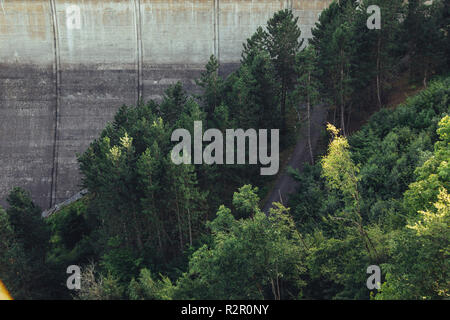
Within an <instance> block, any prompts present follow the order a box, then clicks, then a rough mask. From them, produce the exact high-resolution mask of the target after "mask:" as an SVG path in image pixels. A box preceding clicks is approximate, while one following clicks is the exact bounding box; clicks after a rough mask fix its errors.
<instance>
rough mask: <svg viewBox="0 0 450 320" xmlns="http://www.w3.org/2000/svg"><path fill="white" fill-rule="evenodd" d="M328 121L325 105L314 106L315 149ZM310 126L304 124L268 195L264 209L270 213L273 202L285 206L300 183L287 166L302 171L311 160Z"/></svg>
mask: <svg viewBox="0 0 450 320" xmlns="http://www.w3.org/2000/svg"><path fill="white" fill-rule="evenodd" d="M325 122H326V109H325V106H323V105H318V106H316V107H314V108H313V109H312V111H311V144H312V149H313V151H314V150H315V149H316V145H317V141H318V140H319V137H320V129H321V128H323V127H324V126H325ZM307 137H308V126H307V125H304V127H303V128H302V131H301V138H300V140H299V141H298V142H297V145H296V146H295V149H294V152H293V153H292V155H291V158H290V159H289V163H288V165H287V167H286V169H285V172H283V173H282V174H281V175H280V176H279V177H278V178H277V181H276V183H275V187H274V188H273V189H272V191H271V192H270V195H269V196H268V197H267V200H266V203H265V205H264V208H263V211H264V212H265V213H268V212H269V210H270V208H272V203H273V202H281V203H282V204H284V205H285V206H286V205H287V204H288V202H289V196H290V195H291V194H292V193H294V192H295V191H296V190H297V187H298V183H297V181H295V180H294V179H293V178H292V177H291V175H290V174H289V173H288V172H287V168H288V167H289V166H290V167H292V168H294V169H298V170H299V171H302V169H303V164H304V163H305V162H309V159H310V155H309V148H308V139H307Z"/></svg>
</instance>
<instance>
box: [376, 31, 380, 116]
mask: <svg viewBox="0 0 450 320" xmlns="http://www.w3.org/2000/svg"><path fill="white" fill-rule="evenodd" d="M380 46H381V38H380V36H378V45H377V98H378V107H379V108H381V81H380V72H381V71H380V63H381V62H380Z"/></svg>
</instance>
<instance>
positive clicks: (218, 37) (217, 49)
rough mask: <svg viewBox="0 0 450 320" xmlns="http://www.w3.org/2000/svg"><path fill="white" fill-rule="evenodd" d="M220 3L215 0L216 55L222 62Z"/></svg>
mask: <svg viewBox="0 0 450 320" xmlns="http://www.w3.org/2000/svg"><path fill="white" fill-rule="evenodd" d="M219 16H220V5H219V0H214V55H215V56H216V58H217V61H218V62H219V64H220V47H219V43H220V32H219Z"/></svg>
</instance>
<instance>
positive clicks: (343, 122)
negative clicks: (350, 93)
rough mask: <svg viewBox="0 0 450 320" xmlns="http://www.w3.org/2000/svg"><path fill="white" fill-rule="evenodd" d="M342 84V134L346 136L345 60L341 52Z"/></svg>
mask: <svg viewBox="0 0 450 320" xmlns="http://www.w3.org/2000/svg"><path fill="white" fill-rule="evenodd" d="M340 82H341V83H340V86H341V90H340V91H341V92H340V93H341V95H340V98H341V130H342V134H343V135H344V136H345V119H344V115H345V110H344V61H343V55H342V54H341V81H340Z"/></svg>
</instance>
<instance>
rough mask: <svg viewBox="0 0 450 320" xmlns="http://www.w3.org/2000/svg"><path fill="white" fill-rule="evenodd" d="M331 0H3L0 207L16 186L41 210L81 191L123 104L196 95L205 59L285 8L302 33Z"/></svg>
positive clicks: (222, 56)
mask: <svg viewBox="0 0 450 320" xmlns="http://www.w3.org/2000/svg"><path fill="white" fill-rule="evenodd" d="M330 2H331V0H258V1H256V0H253V1H252V0H209V1H206V0H190V1H188V0H127V1H126V0H103V1H100V0H84V1H77V0H71V1H69V0H67V1H66V0H0V205H5V198H6V196H7V194H8V192H9V191H10V190H11V188H12V187H14V186H20V187H23V188H25V189H26V190H28V191H30V193H31V195H32V198H33V200H35V202H36V203H37V204H38V205H40V206H41V207H42V208H44V209H45V208H48V207H50V206H51V205H52V204H54V203H57V202H60V201H63V200H65V199H67V198H69V197H70V196H71V195H73V194H74V193H76V192H77V191H79V190H80V186H79V185H80V177H79V174H78V164H77V161H76V153H82V152H83V151H84V150H85V149H86V148H87V146H88V145H89V143H90V142H91V141H92V140H93V139H95V138H96V137H97V135H98V134H99V132H100V130H101V129H102V128H103V127H104V126H105V124H106V123H107V122H108V121H110V120H112V118H113V116H114V114H115V112H116V110H117V109H118V108H119V107H120V106H121V105H122V104H129V105H134V104H135V103H136V101H137V100H138V98H139V97H142V98H143V99H144V100H145V101H147V100H149V99H160V98H161V96H162V94H163V92H164V90H165V89H167V88H168V87H169V86H170V85H171V84H174V83H176V82H177V81H181V82H182V83H183V84H184V85H185V88H186V89H187V90H188V91H190V92H193V91H195V90H197V89H196V88H195V79H196V78H198V77H199V75H200V73H201V71H202V70H203V68H204V65H205V64H206V62H207V61H208V59H209V57H210V56H211V55H212V54H214V55H216V56H217V57H218V59H219V61H220V63H221V68H222V70H221V72H222V73H228V72H230V71H232V70H233V69H234V68H235V67H236V65H237V63H238V62H239V59H240V54H241V50H242V43H243V42H244V41H245V40H246V39H247V38H248V37H249V36H250V35H251V34H252V33H253V32H254V31H255V30H256V28H257V27H258V26H260V25H264V24H265V23H266V21H267V20H268V18H270V16H272V15H273V13H274V12H276V11H278V10H280V9H283V8H291V9H292V10H293V11H294V13H295V15H296V16H299V18H300V19H299V23H300V27H301V29H302V34H303V37H305V38H308V37H310V35H311V33H310V29H311V27H312V26H313V25H314V23H315V22H316V21H317V17H318V15H319V13H320V12H321V11H322V10H323V9H324V8H325V7H326V6H327V5H328V4H329V3H330Z"/></svg>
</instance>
